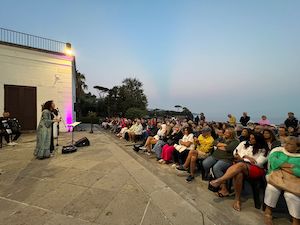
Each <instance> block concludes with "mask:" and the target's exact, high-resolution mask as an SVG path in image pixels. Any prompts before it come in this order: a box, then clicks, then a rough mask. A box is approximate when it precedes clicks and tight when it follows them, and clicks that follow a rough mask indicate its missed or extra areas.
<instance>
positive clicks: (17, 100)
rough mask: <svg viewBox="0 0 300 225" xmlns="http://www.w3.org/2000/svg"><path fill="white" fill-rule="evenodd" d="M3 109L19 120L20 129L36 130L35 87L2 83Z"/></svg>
mask: <svg viewBox="0 0 300 225" xmlns="http://www.w3.org/2000/svg"><path fill="white" fill-rule="evenodd" d="M4 110H5V111H8V112H10V115H11V117H16V118H17V119H18V120H19V121H20V124H21V126H22V130H36V122H37V121H36V120H37V118H36V117H37V114H36V113H37V112H36V110H37V108H36V87H27V86H15V85H4Z"/></svg>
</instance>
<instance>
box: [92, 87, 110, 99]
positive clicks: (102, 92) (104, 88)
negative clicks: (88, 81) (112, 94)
mask: <svg viewBox="0 0 300 225" xmlns="http://www.w3.org/2000/svg"><path fill="white" fill-rule="evenodd" d="M94 88H95V89H96V90H97V91H98V92H99V97H100V98H103V97H104V94H105V93H108V91H109V89H108V88H106V87H102V86H98V85H96V86H94Z"/></svg>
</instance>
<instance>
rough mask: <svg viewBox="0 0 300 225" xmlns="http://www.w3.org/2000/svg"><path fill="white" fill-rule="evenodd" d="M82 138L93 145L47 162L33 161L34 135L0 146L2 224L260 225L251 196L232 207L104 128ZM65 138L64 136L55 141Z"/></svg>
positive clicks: (78, 134) (203, 184) (229, 200)
mask: <svg viewBox="0 0 300 225" xmlns="http://www.w3.org/2000/svg"><path fill="white" fill-rule="evenodd" d="M83 136H87V137H88V138H89V139H90V141H91V146H89V147H84V148H80V149H79V151H78V152H76V153H74V154H68V155H61V153H60V152H61V146H59V147H58V150H57V152H56V154H55V156H54V157H53V158H51V159H49V160H41V161H39V160H35V159H34V158H33V154H32V153H33V149H34V146H35V134H24V135H23V136H22V137H21V140H20V144H19V145H17V146H14V147H11V146H6V147H4V148H2V149H0V170H2V174H1V175H0V224H1V225H60V224H62V225H94V224H101V225H108V224H109V225H114V224H115V225H190V224H191V225H195V224H198V225H203V224H205V225H212V224H218V225H227V224H228V225H239V224H240V225H259V224H263V222H262V221H263V217H262V212H261V211H260V210H257V209H255V208H254V204H253V202H252V199H251V197H250V198H249V199H248V200H246V199H245V201H246V202H245V203H244V204H243V208H242V212H236V211H234V210H233V209H232V208H231V204H232V202H233V197H231V198H227V199H220V198H218V197H216V196H215V195H214V193H212V192H210V191H208V190H207V182H203V181H202V180H201V179H200V178H196V180H195V182H194V183H191V184H187V183H186V182H185V179H184V177H185V176H186V175H185V174H184V173H182V172H177V171H176V170H175V169H172V168H170V167H169V166H167V165H159V164H158V163H157V162H156V160H155V159H152V158H151V157H150V159H149V156H146V155H144V154H142V153H138V154H137V153H135V152H134V151H132V150H131V148H132V147H131V146H126V145H127V144H128V143H127V142H125V141H120V140H119V139H117V138H115V137H114V136H113V135H111V134H108V133H106V132H101V131H97V132H95V133H93V134H89V133H87V132H84V131H82V132H75V139H78V138H80V137H83ZM70 138H71V134H70V133H64V134H62V135H61V138H60V143H61V144H62V143H64V144H67V143H68V142H69V141H70ZM275 224H276V225H279V224H280V225H285V224H289V222H288V220H287V219H286V218H281V219H276V220H275Z"/></svg>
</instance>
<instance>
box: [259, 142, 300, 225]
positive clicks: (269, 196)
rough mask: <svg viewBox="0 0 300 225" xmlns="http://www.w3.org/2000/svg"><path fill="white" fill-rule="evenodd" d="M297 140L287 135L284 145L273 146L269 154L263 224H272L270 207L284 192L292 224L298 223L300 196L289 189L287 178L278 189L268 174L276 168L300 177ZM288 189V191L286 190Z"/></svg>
mask: <svg viewBox="0 0 300 225" xmlns="http://www.w3.org/2000/svg"><path fill="white" fill-rule="evenodd" d="M299 147H300V146H299V140H297V138H296V137H287V140H286V143H285V147H284V148H282V147H279V148H275V149H274V150H273V151H272V152H271V153H270V155H269V169H268V174H269V175H268V176H267V180H268V184H267V188H266V191H265V199H264V202H265V204H266V209H265V224H266V225H272V224H273V222H272V209H273V208H275V207H276V204H277V202H278V199H279V196H280V195H281V193H282V192H284V198H285V201H286V204H287V207H288V210H289V213H290V215H291V216H292V220H293V222H292V224H293V225H299V224H300V210H299V209H300V196H299V195H298V196H297V195H296V194H293V190H290V187H289V180H286V181H285V182H286V187H285V190H283V189H280V188H279V187H277V186H276V185H275V184H271V183H270V181H272V180H271V179H270V180H269V179H268V178H269V176H270V175H271V174H272V173H273V172H274V171H278V170H282V171H283V172H282V173H284V172H285V171H286V172H288V173H289V174H292V175H293V176H295V177H297V178H298V179H300V153H299ZM281 176H282V175H281ZM288 190H289V191H288Z"/></svg>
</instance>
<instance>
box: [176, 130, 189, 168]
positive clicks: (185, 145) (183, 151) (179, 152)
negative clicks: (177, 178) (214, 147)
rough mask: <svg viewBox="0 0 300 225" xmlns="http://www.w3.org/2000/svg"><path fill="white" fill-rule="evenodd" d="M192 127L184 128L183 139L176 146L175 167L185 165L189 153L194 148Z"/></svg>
mask: <svg viewBox="0 0 300 225" xmlns="http://www.w3.org/2000/svg"><path fill="white" fill-rule="evenodd" d="M192 131H193V130H192V128H191V127H190V126H188V127H185V128H183V137H182V139H180V140H179V142H178V144H175V145H174V148H175V149H174V151H173V162H174V164H173V165H174V166H176V165H182V164H184V162H185V160H186V158H187V156H188V154H189V151H190V150H191V149H193V148H194V134H193V133H192Z"/></svg>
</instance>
